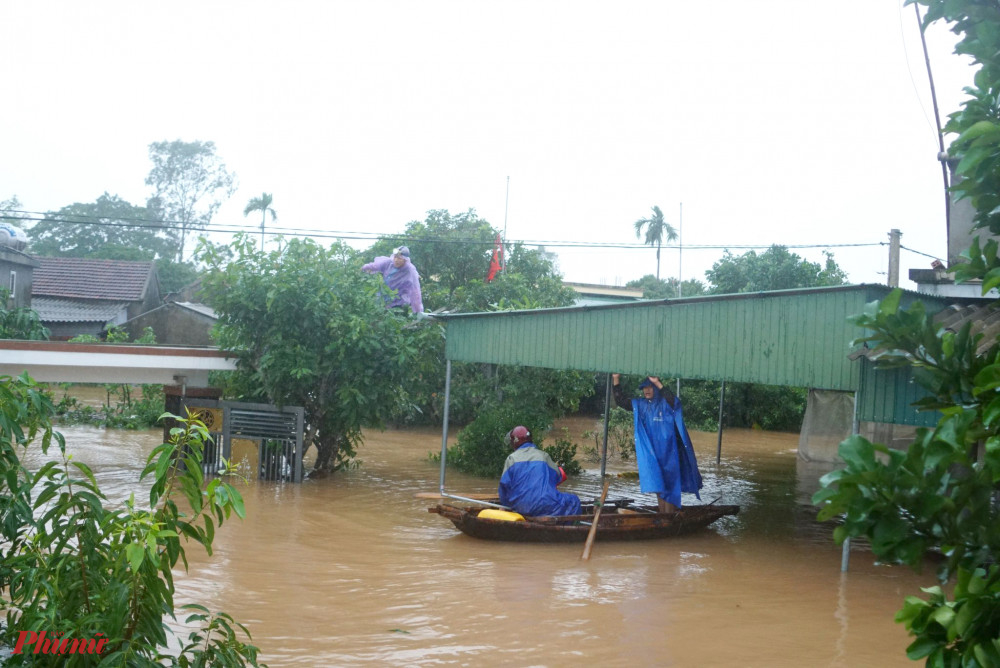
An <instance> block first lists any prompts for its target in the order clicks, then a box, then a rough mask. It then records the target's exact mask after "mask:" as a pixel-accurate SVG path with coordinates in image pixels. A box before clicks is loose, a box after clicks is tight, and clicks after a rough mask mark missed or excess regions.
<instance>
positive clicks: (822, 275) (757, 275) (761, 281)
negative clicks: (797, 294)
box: [705, 245, 847, 295]
mask: <svg viewBox="0 0 1000 668" xmlns="http://www.w3.org/2000/svg"><path fill="white" fill-rule="evenodd" d="M823 254H824V255H825V256H826V261H825V262H824V263H823V264H822V265H821V264H819V263H818V262H809V261H808V260H803V259H802V258H801V257H799V256H798V255H796V254H795V253H792V252H790V251H789V250H788V249H787V248H785V247H784V246H778V245H774V246H771V247H770V248H768V249H767V250H766V251H764V252H763V253H761V254H760V255H758V254H757V251H747V252H746V253H744V254H743V255H738V256H737V255H733V254H732V253H730V252H729V251H728V250H727V251H726V252H725V255H724V256H723V258H722V259H721V260H719V261H718V262H716V263H715V264H713V265H712V268H711V269H709V270H708V271H706V272H705V276H706V277H707V278H708V280H709V281H710V282H711V284H712V287H711V289H710V292H711V293H712V294H717V295H728V294H735V293H738V292H763V291H767V290H790V289H793V288H813V287H820V286H824V285H844V284H845V283H846V282H847V274H846V273H845V272H844V270H843V269H841V268H840V267H839V266H838V265H837V263H836V261H835V260H834V259H833V254H832V253H829V252H826V251H824V253H823Z"/></svg>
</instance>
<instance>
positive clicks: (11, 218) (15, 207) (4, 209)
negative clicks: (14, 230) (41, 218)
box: [0, 195, 31, 230]
mask: <svg viewBox="0 0 1000 668" xmlns="http://www.w3.org/2000/svg"><path fill="white" fill-rule="evenodd" d="M22 207H23V205H22V204H21V200H19V199H18V198H17V195H14V196H12V197H10V198H9V199H5V200H0V223H9V224H11V225H13V226H14V227H19V228H21V229H22V230H26V229H28V228H30V227H31V220H30V218H31V215H30V214H28V213H26V212H25V211H23V210H22Z"/></svg>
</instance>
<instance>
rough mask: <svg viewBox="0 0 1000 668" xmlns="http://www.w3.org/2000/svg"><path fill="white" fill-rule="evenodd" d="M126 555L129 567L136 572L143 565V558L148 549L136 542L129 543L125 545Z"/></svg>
mask: <svg viewBox="0 0 1000 668" xmlns="http://www.w3.org/2000/svg"><path fill="white" fill-rule="evenodd" d="M125 556H126V558H127V559H128V563H129V567H131V569H132V571H133V572H135V573H138V572H139V568H140V567H141V566H142V562H143V559H144V558H145V556H146V550H145V549H144V548H143V546H142V545H138V544H136V543H129V544H128V545H126V546H125Z"/></svg>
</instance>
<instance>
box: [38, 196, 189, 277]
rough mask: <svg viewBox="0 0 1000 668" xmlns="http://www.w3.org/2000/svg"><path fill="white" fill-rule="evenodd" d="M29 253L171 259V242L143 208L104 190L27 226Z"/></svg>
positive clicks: (158, 224)
mask: <svg viewBox="0 0 1000 668" xmlns="http://www.w3.org/2000/svg"><path fill="white" fill-rule="evenodd" d="M31 251H32V252H33V253H34V254H36V255H43V256H47V257H81V258H92V259H105V260H138V261H141V260H153V259H156V258H164V257H173V256H174V255H175V254H176V253H177V244H176V242H175V241H174V240H173V239H171V238H170V237H169V234H168V231H167V230H166V229H165V228H164V227H163V225H162V224H161V223H158V222H154V220H153V216H151V215H150V212H149V210H148V209H147V208H145V207H141V206H135V205H134V204H131V203H129V202H127V201H125V200H123V199H121V198H120V197H118V196H117V195H109V194H108V193H104V194H103V195H101V196H100V197H98V198H97V201H95V202H93V203H80V202H78V203H76V204H70V205H69V206H64V207H63V208H61V209H59V211H55V212H50V213H48V214H46V215H45V217H44V218H43V219H42V220H40V221H38V222H37V223H35V225H34V226H33V227H32V228H31Z"/></svg>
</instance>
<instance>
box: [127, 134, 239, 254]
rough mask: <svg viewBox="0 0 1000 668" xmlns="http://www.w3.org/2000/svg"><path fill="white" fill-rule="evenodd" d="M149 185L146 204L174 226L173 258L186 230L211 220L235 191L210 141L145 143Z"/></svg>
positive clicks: (181, 248) (180, 248) (181, 251)
mask: <svg viewBox="0 0 1000 668" xmlns="http://www.w3.org/2000/svg"><path fill="white" fill-rule="evenodd" d="M149 159H150V160H151V161H152V163H153V167H152V169H150V170H149V174H148V175H147V176H146V185H147V186H151V187H152V188H153V195H152V197H151V198H150V201H149V204H148V206H149V207H150V208H151V209H152V210H154V211H155V212H156V213H157V215H158V216H159V217H160V218H161V219H163V220H165V221H168V223H169V224H170V225H172V226H174V227H175V228H176V229H175V231H176V237H177V260H178V262H181V261H183V260H184V244H185V237H186V235H187V232H188V230H200V229H204V228H205V227H207V226H208V225H209V224H210V223H211V222H212V217H213V216H214V215H215V212H216V211H218V209H219V207H220V206H222V203H223V202H225V201H226V200H227V199H229V197H230V196H231V195H232V194H233V193H234V192H235V191H236V175H235V174H233V173H231V172H230V171H229V170H228V169H227V168H226V165H225V163H223V161H222V158H220V157H219V156H218V155H217V154H216V152H215V143H214V142H210V141H207V142H202V141H193V142H184V141H180V140H176V141H160V142H153V143H152V144H150V145H149Z"/></svg>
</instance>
